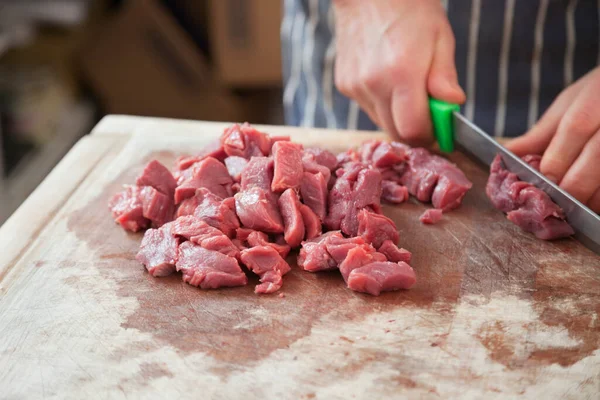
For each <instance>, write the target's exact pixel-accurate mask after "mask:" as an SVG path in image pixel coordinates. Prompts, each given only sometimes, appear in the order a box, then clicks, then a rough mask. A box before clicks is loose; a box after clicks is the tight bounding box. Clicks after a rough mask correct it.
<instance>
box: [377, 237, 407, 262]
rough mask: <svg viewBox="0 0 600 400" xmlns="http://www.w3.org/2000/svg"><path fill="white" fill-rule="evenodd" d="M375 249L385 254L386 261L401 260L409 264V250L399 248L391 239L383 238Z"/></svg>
mask: <svg viewBox="0 0 600 400" xmlns="http://www.w3.org/2000/svg"><path fill="white" fill-rule="evenodd" d="M377 251H378V252H380V253H382V254H383V255H385V257H386V258H387V260H388V261H392V262H399V261H403V262H405V263H407V264H410V260H411V258H412V253H411V252H410V251H408V250H406V249H402V248H399V247H398V246H396V244H395V243H394V242H392V241H391V240H384V241H383V243H382V244H381V246H379V248H378V249H377Z"/></svg>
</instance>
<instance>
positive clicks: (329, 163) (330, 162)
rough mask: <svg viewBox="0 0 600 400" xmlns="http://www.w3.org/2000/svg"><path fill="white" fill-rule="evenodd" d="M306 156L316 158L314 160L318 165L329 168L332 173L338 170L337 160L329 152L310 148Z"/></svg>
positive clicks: (306, 151)
mask: <svg viewBox="0 0 600 400" xmlns="http://www.w3.org/2000/svg"><path fill="white" fill-rule="evenodd" d="M304 154H310V155H312V156H314V160H315V161H316V162H317V163H318V164H320V165H322V166H324V167H326V168H328V169H329V170H330V171H333V170H334V169H336V168H337V164H338V161H337V158H336V156H335V154H333V153H332V152H330V151H329V150H325V149H321V148H319V147H309V148H307V149H305V150H304Z"/></svg>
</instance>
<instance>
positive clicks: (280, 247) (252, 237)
mask: <svg viewBox="0 0 600 400" xmlns="http://www.w3.org/2000/svg"><path fill="white" fill-rule="evenodd" d="M247 242H248V245H249V246H250V247H256V246H269V247H272V248H273V249H274V250H275V251H276V252H277V253H279V255H280V256H281V258H286V257H287V256H288V254H289V253H290V250H291V249H292V248H291V247H290V245H289V244H287V243H273V242H270V241H269V237H268V236H267V234H266V233H264V232H259V231H252V232H251V233H250V234H249V235H248V239H247Z"/></svg>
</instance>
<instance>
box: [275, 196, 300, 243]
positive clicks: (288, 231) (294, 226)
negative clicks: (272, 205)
mask: <svg viewBox="0 0 600 400" xmlns="http://www.w3.org/2000/svg"><path fill="white" fill-rule="evenodd" d="M278 203H279V211H280V212H281V216H282V217H283V226H284V236H283V237H284V238H285V241H286V242H287V243H288V244H289V245H290V246H292V247H298V246H300V242H302V239H304V220H303V219H302V213H301V212H300V199H298V194H296V192H295V191H294V189H287V190H286V191H285V192H283V194H282V195H281V197H280V198H279V202H278Z"/></svg>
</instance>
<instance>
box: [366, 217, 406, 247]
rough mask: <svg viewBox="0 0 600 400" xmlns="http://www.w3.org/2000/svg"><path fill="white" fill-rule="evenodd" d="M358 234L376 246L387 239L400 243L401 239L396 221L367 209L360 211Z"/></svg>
mask: <svg viewBox="0 0 600 400" xmlns="http://www.w3.org/2000/svg"><path fill="white" fill-rule="evenodd" d="M358 234H359V235H360V236H362V237H363V238H364V239H365V241H366V242H368V243H371V244H373V246H375V247H376V248H378V247H379V246H381V245H382V244H383V242H384V241H386V240H391V241H392V242H394V243H398V240H400V234H399V233H398V229H397V228H396V224H394V221H392V220H391V219H389V218H388V217H386V216H385V215H382V214H375V213H373V212H370V211H368V210H365V209H363V210H361V211H359V213H358Z"/></svg>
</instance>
